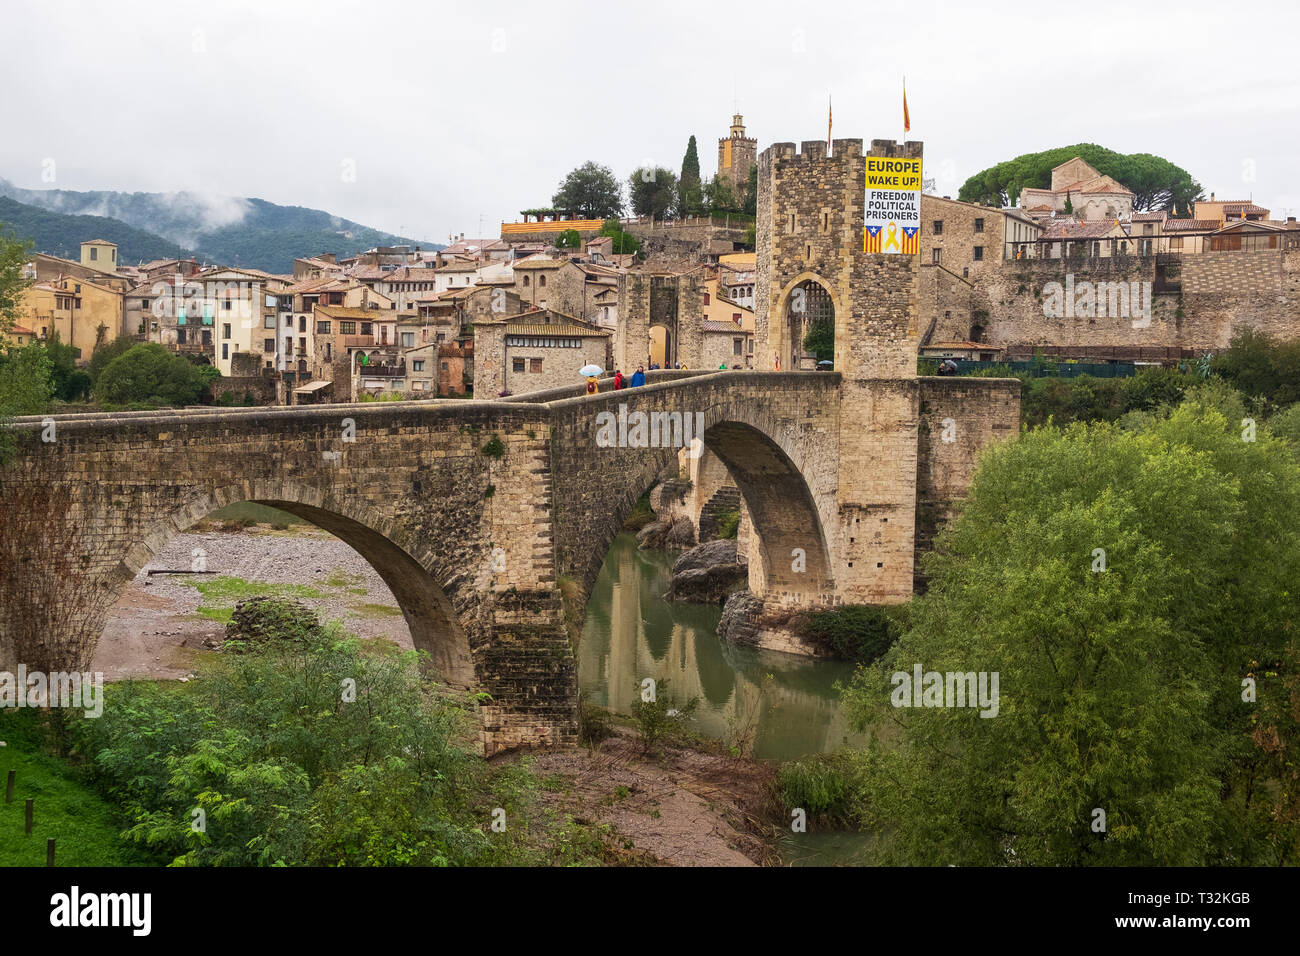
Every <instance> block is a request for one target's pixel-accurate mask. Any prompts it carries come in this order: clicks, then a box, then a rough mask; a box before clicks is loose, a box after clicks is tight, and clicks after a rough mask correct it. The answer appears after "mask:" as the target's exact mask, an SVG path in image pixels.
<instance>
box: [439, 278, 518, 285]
mask: <svg viewBox="0 0 1300 956" xmlns="http://www.w3.org/2000/svg"><path fill="white" fill-rule="evenodd" d="M451 281H452V282H455V281H456V280H455V279H452V280H451ZM524 285H528V276H524Z"/></svg>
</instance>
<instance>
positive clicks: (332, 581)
mask: <svg viewBox="0 0 1300 956" xmlns="http://www.w3.org/2000/svg"><path fill="white" fill-rule="evenodd" d="M361 581H362V578H361V575H359V574H348V573H347V572H346V571H339V570H335V571H334V572H333V573H332V574H331V575H330V576H329V577H327V578H326V579H325V582H324V583H325V585H326V586H327V587H331V588H352V587H354V586H355V585H358V584H360V583H361ZM362 593H364V591H363V592H362Z"/></svg>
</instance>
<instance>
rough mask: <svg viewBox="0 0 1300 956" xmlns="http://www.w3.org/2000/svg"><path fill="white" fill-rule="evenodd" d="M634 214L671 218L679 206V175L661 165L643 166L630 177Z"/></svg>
mask: <svg viewBox="0 0 1300 956" xmlns="http://www.w3.org/2000/svg"><path fill="white" fill-rule="evenodd" d="M627 183H628V195H629V196H630V197H631V199H632V214H633V215H634V216H653V217H654V218H655V219H671V218H672V217H673V215H674V213H675V212H676V207H677V176H676V174H675V173H674V172H673V171H672V170H671V169H664V168H663V167H661V166H642V167H639V168H637V169H636V170H635V171H633V173H632V175H631V176H629V177H628V181H627Z"/></svg>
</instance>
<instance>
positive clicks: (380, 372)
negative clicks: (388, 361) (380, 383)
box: [356, 365, 406, 378]
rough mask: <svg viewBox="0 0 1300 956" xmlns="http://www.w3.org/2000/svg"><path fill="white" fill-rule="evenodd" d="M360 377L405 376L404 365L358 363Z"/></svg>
mask: <svg viewBox="0 0 1300 956" xmlns="http://www.w3.org/2000/svg"><path fill="white" fill-rule="evenodd" d="M356 368H357V375H359V376H360V377H361V378H406V366H405V365H358V366H357V367H356Z"/></svg>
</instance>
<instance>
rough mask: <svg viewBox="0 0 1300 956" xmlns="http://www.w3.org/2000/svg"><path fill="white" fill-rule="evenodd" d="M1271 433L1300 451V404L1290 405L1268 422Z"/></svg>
mask: <svg viewBox="0 0 1300 956" xmlns="http://www.w3.org/2000/svg"><path fill="white" fill-rule="evenodd" d="M1268 427H1269V431H1271V432H1272V433H1273V434H1274V435H1276V436H1277V437H1278V438H1282V439H1285V440H1286V441H1289V442H1290V443H1291V444H1292V445H1293V446H1295V448H1296V449H1297V450H1300V403H1297V404H1295V405H1290V406H1288V407H1286V408H1284V409H1282V411H1280V412H1278V413H1277V414H1276V415H1274V416H1273V417H1272V418H1270V419H1269V420H1268Z"/></svg>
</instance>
